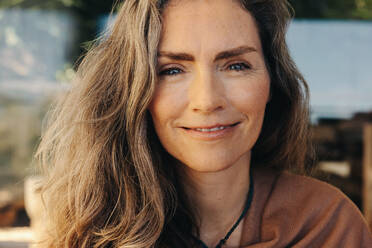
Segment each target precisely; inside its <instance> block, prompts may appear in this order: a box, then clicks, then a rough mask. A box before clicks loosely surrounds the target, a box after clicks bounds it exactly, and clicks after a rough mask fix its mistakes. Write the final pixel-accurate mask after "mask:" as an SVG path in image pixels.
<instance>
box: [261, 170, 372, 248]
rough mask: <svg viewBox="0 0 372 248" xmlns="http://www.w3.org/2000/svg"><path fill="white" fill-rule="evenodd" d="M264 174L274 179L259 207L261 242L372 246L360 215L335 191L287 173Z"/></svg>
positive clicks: (301, 245)
mask: <svg viewBox="0 0 372 248" xmlns="http://www.w3.org/2000/svg"><path fill="white" fill-rule="evenodd" d="M264 174H265V173H264ZM264 174H260V173H258V174H257V175H258V177H260V175H264ZM266 174H276V176H271V179H272V186H271V189H270V193H269V194H267V199H266V201H265V203H264V205H262V206H261V207H262V208H263V212H262V216H261V218H262V219H261V233H260V239H261V240H266V241H270V242H274V243H275V246H272V247H281V246H283V247H284V246H290V247H292V246H294V247H372V237H371V234H370V233H369V230H368V227H367V224H366V222H365V220H364V219H363V216H362V215H361V213H360V211H359V209H358V208H357V207H356V206H355V205H354V204H353V203H352V202H351V201H350V200H349V199H348V198H347V197H346V196H345V195H344V194H343V193H342V192H341V191H340V190H339V189H337V188H335V187H333V186H331V185H329V184H327V183H325V182H322V181H319V180H317V179H314V178H310V177H306V176H300V175H295V174H291V173H289V172H281V173H270V172H266ZM263 177H265V178H267V177H268V176H267V175H265V176H263ZM258 181H260V179H258ZM259 191H260V189H257V191H256V193H258V194H259ZM269 247H270V246H269Z"/></svg>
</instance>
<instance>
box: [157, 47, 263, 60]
mask: <svg viewBox="0 0 372 248" xmlns="http://www.w3.org/2000/svg"><path fill="white" fill-rule="evenodd" d="M251 52H257V49H256V48H254V47H250V46H239V47H236V48H232V49H229V50H226V51H222V52H219V53H218V54H217V55H216V57H215V58H214V61H217V60H223V59H228V58H232V57H236V56H239V55H242V54H245V53H251ZM158 57H167V58H169V59H172V60H180V61H194V60H195V58H194V56H193V55H191V54H187V53H174V52H165V51H164V52H162V51H160V52H158Z"/></svg>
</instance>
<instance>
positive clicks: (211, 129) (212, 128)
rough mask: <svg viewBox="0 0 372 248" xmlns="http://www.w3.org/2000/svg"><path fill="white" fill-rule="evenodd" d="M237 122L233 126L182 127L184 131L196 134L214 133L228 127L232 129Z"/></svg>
mask: <svg viewBox="0 0 372 248" xmlns="http://www.w3.org/2000/svg"><path fill="white" fill-rule="evenodd" d="M238 124H239V122H235V123H233V124H215V125H211V126H199V127H183V128H184V129H186V130H193V131H198V132H216V131H220V130H224V129H226V128H229V127H233V126H236V125H238Z"/></svg>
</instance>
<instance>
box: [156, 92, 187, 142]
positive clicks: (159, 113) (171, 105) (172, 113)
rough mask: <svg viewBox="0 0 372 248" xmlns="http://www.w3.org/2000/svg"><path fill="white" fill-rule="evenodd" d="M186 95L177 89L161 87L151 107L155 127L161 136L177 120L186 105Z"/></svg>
mask: <svg viewBox="0 0 372 248" xmlns="http://www.w3.org/2000/svg"><path fill="white" fill-rule="evenodd" d="M184 96H185V94H182V92H181V91H180V90H179V89H177V88H175V87H168V86H161V85H159V86H158V87H157V89H156V90H155V93H154V96H153V99H152V101H151V103H150V105H149V111H150V113H151V116H152V119H153V122H154V126H155V128H156V131H157V133H158V135H159V132H163V131H164V130H163V129H164V128H166V126H168V125H171V124H172V122H173V121H174V120H176V119H177V117H178V116H179V114H180V112H181V111H182V109H183V108H184V107H183V106H184V105H185V104H184V102H185V99H184Z"/></svg>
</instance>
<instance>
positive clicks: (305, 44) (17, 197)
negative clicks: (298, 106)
mask: <svg viewBox="0 0 372 248" xmlns="http://www.w3.org/2000/svg"><path fill="white" fill-rule="evenodd" d="M114 2H115V1H113V0H106V1H94V0H0V248H1V247H27V243H28V242H29V241H31V240H32V239H33V237H32V232H31V231H30V228H29V226H30V225H31V224H32V223H31V221H30V216H33V215H34V213H33V211H34V210H33V209H34V208H35V207H33V206H30V205H33V204H36V205H37V204H40V200H38V198H37V196H34V195H33V194H34V192H33V185H34V182H35V181H37V177H36V176H37V175H36V176H35V169H34V166H35V162H34V161H33V154H34V152H35V150H36V147H37V145H38V143H39V141H40V133H41V124H42V119H43V116H44V115H45V113H46V111H47V110H48V107H49V105H50V103H51V101H52V100H53V99H54V98H55V96H56V94H57V93H58V92H60V91H62V90H64V89H66V88H68V85H69V82H70V80H71V79H72V78H73V76H74V74H75V70H76V67H77V66H78V63H79V58H81V56H82V55H83V54H84V52H85V51H86V50H85V48H86V47H88V46H89V44H90V43H91V41H92V40H93V39H95V38H97V37H98V36H99V35H100V34H101V33H102V31H103V30H104V29H105V26H106V25H107V22H108V20H110V18H109V14H110V11H111V9H112V6H113V4H114ZM290 2H291V4H292V6H293V8H294V10H295V19H294V21H293V22H292V23H291V25H290V27H289V31H288V34H287V39H288V45H289V48H290V52H291V54H292V56H293V58H294V60H295V62H296V63H297V65H298V67H299V69H300V71H301V72H302V73H303V74H304V76H305V78H306V79H307V81H308V84H309V86H310V92H311V125H312V128H313V130H314V136H313V140H314V142H315V147H316V151H317V156H318V160H317V163H316V168H317V170H316V171H315V173H314V176H315V177H317V178H319V179H321V180H325V181H327V182H329V183H332V184H333V185H335V186H337V187H339V188H340V189H341V190H342V191H343V192H344V193H345V194H347V195H348V196H349V197H350V198H351V199H352V200H353V201H354V202H355V203H356V205H357V206H358V207H359V208H360V209H361V211H363V213H364V215H365V216H366V218H367V220H368V221H369V223H370V224H371V223H372V127H371V126H372V124H371V123H372V62H371V58H372V0H291V1H290ZM368 175H369V176H368ZM35 199H37V200H35ZM36 215H37V214H36ZM32 225H33V226H34V224H32Z"/></svg>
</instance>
